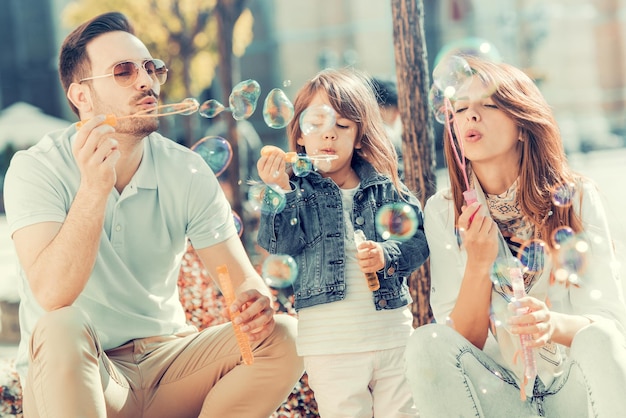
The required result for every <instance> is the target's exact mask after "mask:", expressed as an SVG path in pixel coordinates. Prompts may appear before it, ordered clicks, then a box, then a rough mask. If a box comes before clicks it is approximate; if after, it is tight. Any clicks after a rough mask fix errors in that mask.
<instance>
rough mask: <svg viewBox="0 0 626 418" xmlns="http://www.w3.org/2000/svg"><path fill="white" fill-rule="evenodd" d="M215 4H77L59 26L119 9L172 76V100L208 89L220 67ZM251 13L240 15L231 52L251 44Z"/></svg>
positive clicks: (178, 0)
mask: <svg viewBox="0 0 626 418" xmlns="http://www.w3.org/2000/svg"><path fill="white" fill-rule="evenodd" d="M217 3H218V0H133V1H128V0H79V1H73V2H70V3H69V4H68V5H67V6H66V8H65V9H64V10H63V15H62V19H63V25H64V26H65V27H67V28H68V29H72V28H74V27H76V26H77V25H79V24H80V23H82V22H84V21H86V20H89V19H91V18H92V17H94V16H97V15H99V14H101V13H105V12H110V11H119V12H122V13H124V14H125V15H126V16H128V18H129V19H130V20H131V22H132V23H133V26H134V28H135V33H136V35H137V36H138V37H139V38H140V39H141V40H142V41H143V42H144V44H145V45H146V46H147V47H148V49H149V50H150V52H151V53H152V56H154V57H157V58H161V59H162V60H164V61H165V62H166V63H167V65H168V67H169V69H170V72H169V74H168V81H167V83H166V84H165V85H164V86H163V90H162V97H167V98H168V100H170V101H178V100H182V99H183V98H185V97H198V96H199V95H200V93H201V92H202V90H204V89H205V88H206V87H208V86H210V85H211V83H212V82H213V79H214V77H215V71H216V67H217V65H218V63H219V52H218V51H219V50H218V42H219V41H220V39H219V34H218V27H217V26H218V25H217V20H216V6H217ZM252 23H253V19H252V16H251V14H250V13H249V11H245V12H244V13H242V14H241V15H240V16H239V19H238V21H237V24H236V25H235V29H234V32H233V50H234V53H235V54H237V55H242V54H243V51H245V48H246V47H247V46H248V45H249V44H250V42H251V40H252Z"/></svg>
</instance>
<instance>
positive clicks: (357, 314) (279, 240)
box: [257, 69, 428, 418]
mask: <svg viewBox="0 0 626 418" xmlns="http://www.w3.org/2000/svg"><path fill="white" fill-rule="evenodd" d="M322 105H326V106H329V107H330V109H331V110H332V113H334V116H335V123H334V124H332V126H327V127H325V128H323V129H321V130H318V131H317V132H313V133H308V134H305V133H304V132H303V130H302V128H301V126H300V124H299V119H300V116H301V114H302V113H303V112H305V111H306V110H307V109H314V108H316V107H318V108H319V106H322ZM294 107H295V116H294V118H293V120H292V121H291V123H290V125H289V127H288V134H289V143H290V148H291V149H292V150H294V151H296V152H298V153H305V154H308V155H320V154H322V155H330V156H332V157H333V158H335V159H333V160H331V162H330V167H325V169H324V171H312V172H310V173H309V174H308V175H306V176H303V177H300V176H295V175H293V174H292V175H291V176H290V175H289V174H288V173H287V172H286V171H285V153H284V152H283V151H282V150H280V149H277V148H275V147H274V148H272V149H269V150H266V151H265V152H263V153H262V157H261V158H260V159H259V161H258V163H257V169H258V172H259V176H260V178H261V179H262V180H263V182H265V183H266V184H267V185H275V186H279V187H280V188H281V189H283V190H284V191H285V198H286V204H285V205H284V209H283V210H282V211H270V212H267V211H263V212H264V213H262V215H261V223H260V229H259V233H258V242H259V245H261V246H262V247H263V248H265V249H267V250H268V251H269V252H270V253H272V254H288V255H290V256H292V257H293V258H294V259H295V260H296V261H297V264H298V268H299V273H298V276H297V278H296V280H295V282H294V284H293V288H294V294H295V308H296V310H297V311H298V316H299V328H298V341H297V347H298V353H299V354H300V355H301V356H304V359H305V364H306V371H307V373H308V377H309V384H310V386H311V388H312V389H313V391H314V392H315V399H316V400H317V403H318V407H319V411H320V414H321V416H323V417H325V418H329V417H347V416H349V417H364V418H365V417H367V418H371V417H372V416H376V417H395V416H399V414H400V411H410V410H411V408H412V405H413V400H412V397H411V394H410V390H409V388H408V386H407V385H406V381H405V377H404V359H403V356H404V349H405V345H406V341H407V339H408V337H409V335H410V334H411V332H412V315H411V312H410V309H409V304H410V303H411V297H410V295H409V289H408V287H407V276H408V275H409V274H410V273H411V272H412V271H413V270H415V269H416V268H418V267H419V266H420V265H421V264H422V263H423V262H424V261H425V260H426V258H427V257H428V247H427V244H426V240H425V236H424V233H423V230H422V228H421V222H420V227H419V228H418V229H417V231H416V232H415V234H413V235H412V236H410V237H407V239H406V240H394V239H388V240H384V239H383V238H382V237H381V235H380V234H379V232H377V229H376V225H375V222H376V221H375V220H376V215H377V213H378V212H379V210H380V209H381V207H383V206H384V205H386V204H391V203H406V204H408V205H409V206H410V207H411V208H412V210H413V211H414V213H415V214H416V217H417V219H418V220H421V219H422V213H421V208H420V205H419V202H418V200H417V199H416V198H415V197H414V196H413V195H412V194H411V193H410V192H409V191H408V189H407V188H406V186H404V185H403V184H402V183H401V182H400V180H399V179H398V166H397V158H396V153H395V151H394V148H393V145H392V144H391V142H390V141H389V139H388V138H387V137H386V135H385V130H384V126H383V122H382V118H381V115H380V112H379V110H378V105H377V102H376V99H375V96H374V94H373V91H372V89H371V86H370V84H369V81H368V78H367V77H366V76H364V75H363V74H360V73H358V72H356V71H354V70H348V69H344V70H324V71H322V72H320V73H319V74H318V75H317V76H316V77H314V78H313V79H312V80H310V81H309V82H307V83H306V84H305V85H304V87H302V89H301V90H300V91H299V93H298V95H297V97H296V100H295V102H294ZM355 230H362V231H363V232H364V234H365V236H366V237H367V239H368V241H366V242H365V243H363V244H361V245H360V246H359V251H358V252H357V246H356V245H355V240H354V231H355ZM369 273H374V274H376V275H377V277H378V280H379V283H380V288H379V289H378V290H374V291H371V290H369V288H368V285H367V281H366V278H365V274H369Z"/></svg>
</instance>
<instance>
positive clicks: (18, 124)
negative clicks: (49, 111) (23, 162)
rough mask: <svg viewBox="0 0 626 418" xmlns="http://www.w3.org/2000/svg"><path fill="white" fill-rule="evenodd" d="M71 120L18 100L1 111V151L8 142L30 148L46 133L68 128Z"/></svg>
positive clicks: (20, 147)
mask: <svg viewBox="0 0 626 418" xmlns="http://www.w3.org/2000/svg"><path fill="white" fill-rule="evenodd" d="M70 124H71V122H68V121H66V120H64V119H59V118H56V117H54V116H50V115H46V114H45V113H43V112H42V111H41V109H39V108H38V107H36V106H33V105H31V104H29V103H25V102H17V103H14V104H12V105H11V106H9V107H7V108H6V109H4V110H3V111H2V112H0V151H2V150H3V149H4V148H5V147H6V146H7V145H8V144H12V145H13V146H14V147H15V148H16V149H24V148H28V147H30V146H31V145H34V144H35V143H37V142H38V141H39V140H40V139H41V138H42V137H43V136H44V135H45V134H46V133H48V132H50V131H53V130H56V129H63V128H67V127H68V126H69V125H70Z"/></svg>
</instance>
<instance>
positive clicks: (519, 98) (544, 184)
mask: <svg viewBox="0 0 626 418" xmlns="http://www.w3.org/2000/svg"><path fill="white" fill-rule="evenodd" d="M463 58H464V59H466V61H467V62H468V64H469V66H470V68H471V69H472V73H473V74H474V77H477V78H478V79H479V80H481V81H482V82H483V83H484V85H485V86H489V87H491V88H492V90H493V94H492V96H491V98H492V100H493V101H494V103H495V104H496V105H497V106H498V108H499V109H501V110H502V111H503V112H504V113H506V114H507V115H508V116H509V117H510V118H512V119H513V120H514V121H515V123H516V124H517V127H518V128H519V132H520V139H521V140H522V141H523V142H522V156H521V160H520V170H519V181H518V192H517V197H516V198H517V200H518V202H519V205H520V209H521V211H522V214H523V215H524V216H526V217H527V218H528V219H529V220H530V221H531V222H532V223H533V224H534V225H535V228H536V231H537V232H538V233H539V237H541V238H542V239H543V240H544V241H545V242H546V244H548V245H549V246H551V247H552V245H553V243H552V242H550V241H551V240H550V239H549V238H550V236H551V233H552V231H554V230H555V229H556V228H558V227H560V226H569V227H571V228H572V229H573V230H574V231H575V232H580V231H581V230H582V222H581V220H580V217H579V216H578V215H577V214H576V213H575V212H574V209H573V207H572V205H568V206H566V207H565V206H556V205H554V203H553V200H552V195H553V193H554V192H555V190H557V188H558V187H560V186H567V185H569V184H572V183H578V181H579V180H580V176H578V175H576V174H574V173H573V172H572V171H571V170H570V168H569V166H568V164H567V158H566V156H565V152H564V150H563V145H562V141H561V134H560V132H559V128H558V125H557V123H556V120H555V119H554V116H553V113H552V109H551V108H550V106H549V105H548V104H547V102H546V100H545V99H544V97H543V95H542V94H541V92H540V91H539V89H538V88H537V86H536V85H535V83H534V82H533V81H532V80H531V79H530V78H529V77H528V76H527V75H526V74H525V73H524V72H522V71H521V70H519V69H517V68H515V67H513V66H511V65H508V64H504V63H495V62H491V61H486V60H483V59H480V58H477V57H472V56H467V57H466V56H464V57H463ZM444 154H445V158H446V161H447V163H448V173H449V175H450V184H451V188H452V198H453V199H454V207H455V220H456V219H458V217H459V213H460V211H461V206H462V205H463V204H464V201H463V190H464V188H465V183H464V181H463V173H462V171H461V168H460V167H459V165H458V164H456V161H455V157H454V150H453V149H452V145H451V141H450V138H449V137H448V133H447V132H444ZM466 164H467V166H468V173H467V174H468V176H469V174H470V173H469V171H471V162H470V161H467V162H466Z"/></svg>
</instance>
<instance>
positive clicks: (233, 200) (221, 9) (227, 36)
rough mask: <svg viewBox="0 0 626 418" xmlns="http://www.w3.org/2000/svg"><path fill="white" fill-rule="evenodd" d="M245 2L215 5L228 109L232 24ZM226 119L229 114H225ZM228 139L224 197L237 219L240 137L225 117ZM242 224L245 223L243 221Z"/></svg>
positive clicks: (222, 1) (226, 1)
mask: <svg viewBox="0 0 626 418" xmlns="http://www.w3.org/2000/svg"><path fill="white" fill-rule="evenodd" d="M245 3H246V1H245V0H243V1H242V0H235V1H232V0H220V1H218V2H217V4H216V5H215V11H216V18H217V24H218V33H219V34H220V35H219V36H220V41H219V53H220V65H219V71H220V81H221V84H222V91H223V92H224V98H223V102H222V103H223V104H224V106H226V107H228V96H229V95H230V92H231V90H232V88H233V84H234V83H233V30H234V27H235V22H236V21H237V19H238V18H239V16H240V15H241V12H242V10H243V8H244V5H245ZM224 116H228V115H224ZM226 120H227V124H228V134H227V135H228V136H227V137H226V139H227V140H228V142H229V143H230V145H231V147H232V150H233V157H232V160H231V161H230V165H229V166H228V168H227V169H226V171H225V173H224V174H223V176H225V177H226V180H227V185H226V186H227V187H228V191H229V192H230V193H228V191H227V196H228V197H229V201H230V205H231V208H232V210H234V211H235V212H236V213H237V214H238V215H239V216H241V217H242V218H243V216H244V213H243V204H242V201H243V196H242V192H241V190H242V188H241V185H240V184H239V181H240V179H239V164H240V163H239V136H238V133H237V122H236V121H235V120H234V119H233V118H232V117H228V118H227V119H226ZM244 224H245V221H244Z"/></svg>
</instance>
